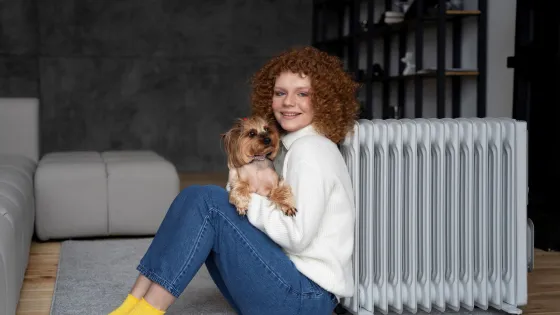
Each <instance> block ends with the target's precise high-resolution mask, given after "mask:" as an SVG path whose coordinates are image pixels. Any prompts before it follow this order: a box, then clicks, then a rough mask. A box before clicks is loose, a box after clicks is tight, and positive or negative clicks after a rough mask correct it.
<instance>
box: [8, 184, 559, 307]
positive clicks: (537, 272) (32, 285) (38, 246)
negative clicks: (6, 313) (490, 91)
mask: <svg viewBox="0 0 560 315" xmlns="http://www.w3.org/2000/svg"><path fill="white" fill-rule="evenodd" d="M226 180H227V178H226V176H224V175H223V174H212V175H209V174H204V175H203V174H200V175H196V174H195V175H181V187H186V186H189V185H192V184H211V183H214V184H218V185H221V186H223V185H225V181H226ZM59 254H60V243H58V242H46V243H36V242H35V243H33V244H32V246H31V254H30V258H29V265H28V267H27V272H26V275H25V280H24V283H23V288H22V291H21V298H20V303H19V307H18V310H17V315H49V314H50V307H51V301H52V296H53V292H54V285H55V280H56V271H57V266H58V258H59ZM523 310H524V314H541V315H545V314H546V315H560V252H544V251H540V250H537V251H536V252H535V269H534V271H533V272H531V273H530V274H529V303H528V305H527V306H525V307H524V308H523Z"/></svg>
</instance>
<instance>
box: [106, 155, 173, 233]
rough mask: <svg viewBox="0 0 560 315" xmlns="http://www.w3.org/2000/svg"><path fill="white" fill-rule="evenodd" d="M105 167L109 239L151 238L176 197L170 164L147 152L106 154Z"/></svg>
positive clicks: (171, 165)
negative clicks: (116, 236)
mask: <svg viewBox="0 0 560 315" xmlns="http://www.w3.org/2000/svg"><path fill="white" fill-rule="evenodd" d="M101 156H102V158H103V160H104V161H105V164H106V167H107V192H108V196H107V198H108V207H109V208H108V213H109V225H108V229H109V230H108V232H109V234H110V235H148V236H149V235H154V234H155V233H156V231H157V229H158V227H159V225H160V223H161V221H162V220H163V217H164V216H165V213H166V212H167V209H168V208H169V206H170V205H171V202H173V199H174V198H175V197H176V196H177V194H178V193H179V176H178V175H177V171H176V169H175V167H174V166H173V164H171V163H169V162H167V161H166V160H165V159H163V158H162V157H161V156H159V155H157V154H156V153H154V152H150V151H109V152H104V153H103V154H102V155H101Z"/></svg>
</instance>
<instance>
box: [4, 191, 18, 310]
mask: <svg viewBox="0 0 560 315" xmlns="http://www.w3.org/2000/svg"><path fill="white" fill-rule="evenodd" d="M1 210H2V204H1V201H0V211H1ZM15 235H16V233H15V229H14V226H13V223H12V222H11V220H10V219H8V218H7V217H6V216H5V215H2V214H0V314H15V313H16V308H17V302H18V300H19V294H20V290H21V285H22V284H23V281H22V278H21V276H20V274H21V272H20V270H21V264H23V262H21V261H19V260H20V256H19V255H20V254H19V252H18V247H19V246H18V245H17V244H18V242H17V241H16V239H15V237H14V236H15Z"/></svg>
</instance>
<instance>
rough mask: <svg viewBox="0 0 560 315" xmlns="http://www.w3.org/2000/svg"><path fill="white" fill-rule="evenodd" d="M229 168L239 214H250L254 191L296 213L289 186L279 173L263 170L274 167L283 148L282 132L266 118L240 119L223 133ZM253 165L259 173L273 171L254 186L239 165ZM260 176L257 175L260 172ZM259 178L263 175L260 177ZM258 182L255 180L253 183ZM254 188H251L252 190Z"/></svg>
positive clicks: (231, 198)
mask: <svg viewBox="0 0 560 315" xmlns="http://www.w3.org/2000/svg"><path fill="white" fill-rule="evenodd" d="M222 139H223V143H224V147H225V151H226V154H227V165H228V169H229V177H228V186H229V189H230V191H229V201H230V203H232V204H233V205H234V206H235V207H236V208H237V212H238V213H239V214H240V215H245V214H246V213H247V210H248V207H249V201H250V194H251V192H252V191H253V190H254V191H258V192H259V193H260V194H265V195H267V196H268V198H269V200H270V201H271V202H273V203H276V204H277V205H278V206H279V208H280V209H281V210H282V212H283V213H284V214H285V215H288V216H293V215H295V214H296V212H297V210H296V208H295V205H294V200H293V195H292V191H291V189H290V187H289V186H288V185H287V184H286V183H285V182H284V180H283V179H280V178H279V176H278V175H277V174H276V172H274V171H272V172H270V171H268V172H262V171H263V170H266V169H273V165H272V161H273V160H274V158H276V155H277V154H278V151H279V148H280V145H281V144H280V133H279V132H278V129H277V128H276V126H275V125H274V124H272V123H270V124H269V123H268V122H267V121H266V120H265V119H264V118H262V117H258V116H252V117H248V118H242V119H238V120H237V121H236V122H235V123H234V125H233V126H232V128H231V129H230V130H228V131H227V132H226V133H224V134H222ZM249 163H251V164H253V165H254V167H255V170H256V172H257V174H265V173H266V174H267V176H268V174H271V175H270V176H274V178H272V179H271V178H266V180H261V181H259V183H258V184H257V185H258V186H259V187H251V183H249V180H248V179H247V178H246V177H247V176H243V175H240V174H242V173H240V172H239V168H241V167H243V166H244V165H247V164H249ZM257 177H258V175H257ZM259 179H260V178H259ZM253 184H255V183H253ZM251 188H252V189H253V190H252V189H251Z"/></svg>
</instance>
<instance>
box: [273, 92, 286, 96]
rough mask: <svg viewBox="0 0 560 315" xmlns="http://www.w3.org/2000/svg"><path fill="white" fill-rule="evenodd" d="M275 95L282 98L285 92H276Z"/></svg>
mask: <svg viewBox="0 0 560 315" xmlns="http://www.w3.org/2000/svg"><path fill="white" fill-rule="evenodd" d="M274 94H275V95H276V96H282V95H284V93H283V92H274Z"/></svg>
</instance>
